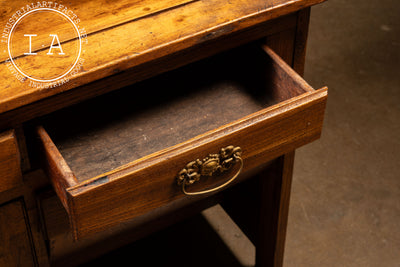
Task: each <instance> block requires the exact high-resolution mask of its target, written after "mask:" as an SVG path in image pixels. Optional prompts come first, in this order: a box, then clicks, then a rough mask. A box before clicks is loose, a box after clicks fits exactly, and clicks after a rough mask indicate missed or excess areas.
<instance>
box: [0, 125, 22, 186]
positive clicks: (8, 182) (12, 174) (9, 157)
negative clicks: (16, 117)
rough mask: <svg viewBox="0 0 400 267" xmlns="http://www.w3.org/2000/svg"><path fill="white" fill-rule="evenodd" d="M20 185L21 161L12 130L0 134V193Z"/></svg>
mask: <svg viewBox="0 0 400 267" xmlns="http://www.w3.org/2000/svg"><path fill="white" fill-rule="evenodd" d="M21 183H22V172H21V161H20V154H19V149H18V143H17V138H16V136H15V131H14V130H9V131H6V132H3V133H0V193H1V192H3V191H6V190H9V189H11V188H13V187H16V186H18V185H20V184H21Z"/></svg>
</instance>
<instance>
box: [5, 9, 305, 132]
mask: <svg viewBox="0 0 400 267" xmlns="http://www.w3.org/2000/svg"><path fill="white" fill-rule="evenodd" d="M296 21H297V15H296V14H290V15H287V16H283V17H279V18H277V19H274V20H270V21H266V22H263V23H260V24H257V25H254V26H252V27H250V28H247V29H246V30H242V31H237V32H235V33H233V34H229V35H223V36H219V37H217V38H216V39H212V40H208V41H206V42H203V43H197V44H195V45H194V46H192V47H190V48H187V49H185V50H183V51H179V53H173V54H171V55H167V56H165V57H162V58H160V59H157V60H152V61H150V62H147V63H144V64H141V65H139V66H137V67H134V68H130V69H128V70H126V71H123V72H121V73H118V74H115V75H112V76H109V77H106V78H103V79H100V80H98V81H95V82H92V83H89V84H86V85H84V86H80V87H78V88H74V89H71V90H68V91H66V92H63V93H61V94H58V95H54V96H52V97H48V98H45V99H43V100H40V101H36V102H34V103H32V104H29V105H26V106H22V107H20V108H17V109H14V110H11V111H8V112H5V113H0V129H1V128H4V127H14V125H18V124H19V123H23V122H26V121H28V120H31V119H34V118H36V117H39V116H42V115H45V114H48V113H51V112H53V111H55V110H58V109H61V108H64V107H67V106H70V105H72V104H75V103H78V102H82V101H83V100H85V99H88V98H92V97H94V96H98V95H102V94H105V93H107V92H110V91H112V90H115V89H119V88H122V87H124V86H128V85H131V84H133V83H135V82H139V81H142V80H144V79H146V78H150V77H152V76H155V75H157V74H160V73H163V72H166V71H168V70H172V69H175V68H178V67H180V66H183V65H185V64H188V63H191V62H194V61H197V60H200V59H203V58H206V57H209V56H213V55H215V54H217V53H219V52H222V51H225V50H228V49H231V48H234V47H237V46H240V45H243V44H246V43H248V42H251V41H254V40H258V39H260V38H262V37H265V36H266V35H273V34H276V33H278V32H281V31H286V30H287V29H294V28H295V27H296ZM149 69H150V70H151V72H149V71H148V70H149Z"/></svg>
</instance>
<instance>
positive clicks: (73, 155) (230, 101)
mask: <svg viewBox="0 0 400 267" xmlns="http://www.w3.org/2000/svg"><path fill="white" fill-rule="evenodd" d="M188 56H190V55H188ZM272 61H273V60H271V58H270V57H268V55H267V54H266V53H265V51H264V50H263V49H262V48H261V47H260V46H258V45H256V44H251V45H247V46H245V47H241V48H237V49H234V50H230V51H228V52H225V53H222V54H219V55H217V56H214V57H211V58H207V59H205V60H202V61H200V62H196V63H193V64H190V65H188V66H185V67H182V68H179V69H177V70H174V71H170V72H167V73H164V74H162V75H159V76H157V77H154V78H152V79H149V80H146V81H143V82H140V83H136V84H134V85H131V86H128V87H126V88H123V89H121V90H118V91H116V92H113V93H109V94H107V95H103V96H100V97H97V98H95V99H92V100H90V101H86V102H84V103H81V104H78V105H75V106H72V107H69V108H66V109H63V110H60V111H58V112H55V113H53V114H51V115H50V116H48V117H46V118H45V120H44V122H43V126H44V128H45V129H46V131H47V132H48V133H49V136H50V137H51V138H52V140H53V142H54V143H55V145H56V146H57V148H58V149H59V151H60V153H61V155H62V156H63V158H64V159H65V161H66V162H67V164H68V165H69V167H70V168H71V170H72V171H73V173H74V174H75V176H76V178H77V180H78V182H83V181H85V180H87V179H90V178H93V177H97V176H100V175H103V174H104V173H107V172H110V171H112V170H115V169H116V168H119V167H121V166H123V165H125V164H129V163H131V162H133V161H135V160H138V159H140V158H142V157H144V156H146V155H149V154H151V153H154V152H157V151H160V150H162V149H165V148H167V147H171V146H174V145H176V144H179V143H181V142H184V141H186V140H188V139H190V138H193V137H196V136H198V135H201V134H203V133H205V132H207V131H211V130H213V129H216V128H218V127H220V126H223V125H226V124H228V123H230V122H232V121H235V120H238V119H241V118H243V117H245V116H247V115H250V114H252V113H254V112H257V111H259V110H261V109H264V108H267V107H270V106H272V105H274V104H277V103H279V102H282V101H285V100H287V99H290V98H293V97H296V96H298V95H301V94H303V93H305V92H306V91H309V90H310V87H308V86H306V85H303V84H301V82H300V81H296V80H294V79H293V78H291V77H289V76H288V74H287V73H286V72H282V71H280V70H279V68H276V67H275V66H274V65H273V62H272ZM293 83H299V84H295V86H293V85H294V84H293Z"/></svg>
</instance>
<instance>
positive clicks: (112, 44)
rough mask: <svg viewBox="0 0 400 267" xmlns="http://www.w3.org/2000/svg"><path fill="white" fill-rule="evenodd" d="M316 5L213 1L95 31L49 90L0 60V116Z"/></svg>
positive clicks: (272, 0) (274, 0)
mask: <svg viewBox="0 0 400 267" xmlns="http://www.w3.org/2000/svg"><path fill="white" fill-rule="evenodd" d="M319 2H322V0H314V1H311V0H308V1H306V0H302V1H286V0H270V1H268V2H267V3H265V2H259V1H251V2H249V1H246V0H232V1H231V2H230V5H226V3H225V2H221V1H217V0H209V1H197V2H193V3H190V4H187V5H183V6H181V7H179V8H177V9H172V10H169V11H167V12H162V13H159V14H155V15H154V16H149V17H144V18H142V19H139V20H134V21H131V22H129V23H124V24H122V25H120V26H119V27H112V28H110V29H109V30H107V31H98V32H96V33H93V34H90V35H89V36H88V44H87V47H86V49H85V51H86V52H85V53H84V55H83V57H85V58H88V59H90V60H86V61H85V65H84V70H85V72H81V73H79V74H78V75H76V76H75V77H72V78H71V81H70V82H68V83H66V84H64V85H62V86H60V87H56V88H51V89H38V88H32V87H29V86H28V85H26V84H21V82H19V81H18V80H17V79H11V75H10V73H9V71H8V70H7V66H6V64H5V63H4V62H3V63H2V64H0V81H1V84H0V86H1V88H3V90H1V91H0V112H2V113H3V112H5V111H8V110H12V109H15V108H18V107H21V106H23V105H26V104H29V103H32V102H35V101H38V100H40V99H44V98H47V97H49V96H51V95H55V94H58V93H60V92H64V91H67V90H70V89H72V88H75V87H77V86H81V85H83V84H87V83H89V82H92V81H95V80H98V79H100V78H103V77H106V76H109V75H112V74H115V73H118V72H120V71H123V70H126V69H128V68H132V67H135V66H139V65H140V64H143V63H145V62H149V61H151V60H155V59H157V58H161V57H163V56H166V55H168V54H171V53H174V52H177V51H182V50H184V49H185V48H189V47H192V46H193V45H195V44H198V43H203V42H205V41H208V40H212V39H215V38H217V37H220V36H223V35H228V34H231V33H233V32H237V31H240V30H242V29H245V28H248V27H251V26H253V25H256V24H258V23H261V22H263V21H267V20H271V19H274V18H277V17H279V16H283V15H286V14H289V13H292V12H295V11H297V10H299V9H301V8H305V7H308V6H311V5H313V4H317V3H319ZM82 12H85V11H82ZM88 12H91V11H90V10H89V11H88ZM87 23H88V24H90V23H91V22H90V21H88V22H87ZM127 32H135V35H127V34H126V33H127ZM99 44H101V46H99ZM71 45H73V42H66V43H64V47H65V50H67V49H68V48H69V46H71ZM104 48H106V49H107V53H104V51H103V49H104ZM45 53H47V51H44V50H43V51H38V55H40V56H42V55H44V54H45ZM99 55H102V56H101V57H99ZM18 60H24V61H26V64H28V65H29V64H31V63H30V62H29V60H28V59H27V58H26V57H20V58H19V59H18ZM66 60H70V59H66ZM68 62H69V61H68ZM36 63H37V65H36V66H37V69H38V70H40V71H39V72H40V75H42V76H46V71H47V72H48V71H50V70H49V69H48V68H46V65H43V66H40V62H36ZM43 64H45V63H43ZM60 64H61V63H60ZM68 64H69V63H68Z"/></svg>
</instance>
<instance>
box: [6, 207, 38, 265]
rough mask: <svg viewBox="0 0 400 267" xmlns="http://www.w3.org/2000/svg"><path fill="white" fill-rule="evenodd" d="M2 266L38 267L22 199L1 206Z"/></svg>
mask: <svg viewBox="0 0 400 267" xmlns="http://www.w3.org/2000/svg"><path fill="white" fill-rule="evenodd" d="M0 233H1V235H0V266H37V262H36V256H35V249H34V248H33V241H32V235H31V233H30V229H29V222H28V220H27V215H26V210H25V206H24V203H23V200H22V199H18V200H15V201H12V202H9V203H6V204H3V205H1V206H0Z"/></svg>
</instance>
